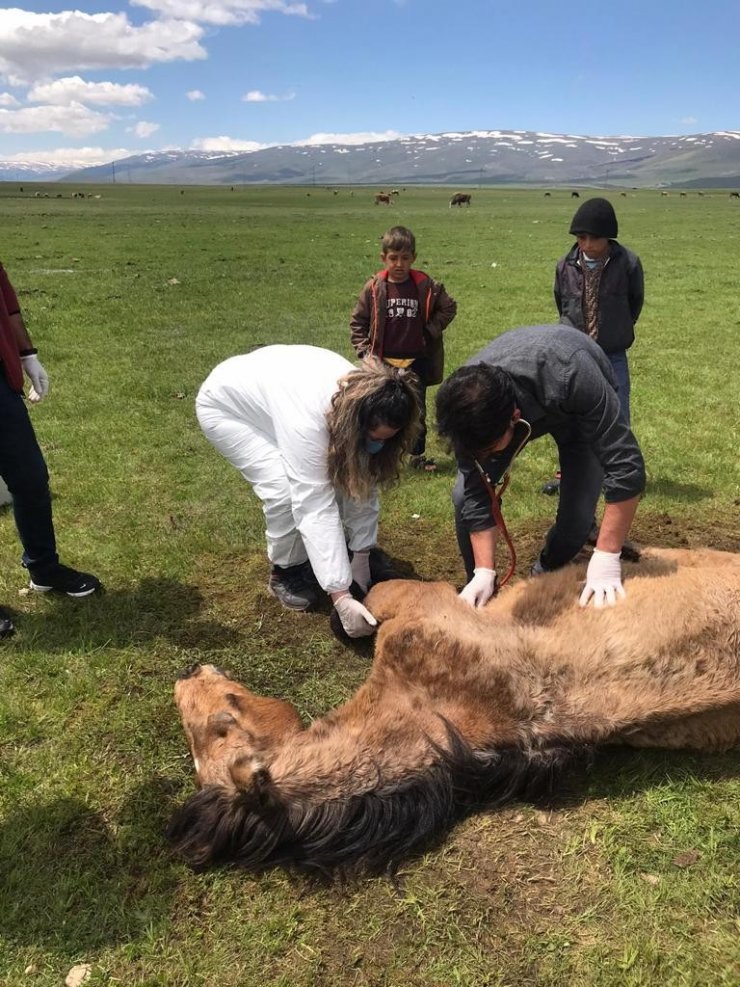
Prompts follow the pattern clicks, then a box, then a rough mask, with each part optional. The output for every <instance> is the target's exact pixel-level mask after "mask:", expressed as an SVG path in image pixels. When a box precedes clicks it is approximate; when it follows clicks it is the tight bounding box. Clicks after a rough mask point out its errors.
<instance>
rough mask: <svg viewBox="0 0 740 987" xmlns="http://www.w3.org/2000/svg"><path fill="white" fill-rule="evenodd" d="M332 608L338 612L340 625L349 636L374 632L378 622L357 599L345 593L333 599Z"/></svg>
mask: <svg viewBox="0 0 740 987" xmlns="http://www.w3.org/2000/svg"><path fill="white" fill-rule="evenodd" d="M334 609H335V610H336V611H337V613H338V614H339V619H340V620H341V622H342V627H343V628H344V629H345V631H346V632H347V634H348V635H349V637H369V636H370V635H371V634H374V633H375V628H376V627H377V626H378V622H377V620H376V619H375V617H373V615H372V614H371V613H370V611H369V610H368V609H367V607H364V606H363V605H362V604H361V603H360V601H359V600H355V598H354V597H352V596H350V595H349V594H347V596H340V597H339V599H338V600H335V601H334Z"/></svg>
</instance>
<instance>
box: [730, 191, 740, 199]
mask: <svg viewBox="0 0 740 987" xmlns="http://www.w3.org/2000/svg"><path fill="white" fill-rule="evenodd" d="M730 198H731V199H740V192H730Z"/></svg>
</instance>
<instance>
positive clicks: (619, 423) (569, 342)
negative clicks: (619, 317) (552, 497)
mask: <svg viewBox="0 0 740 987" xmlns="http://www.w3.org/2000/svg"><path fill="white" fill-rule="evenodd" d="M437 428H438V431H439V433H440V435H442V436H444V437H446V438H447V439H449V440H450V442H451V443H452V445H453V447H454V449H455V453H456V456H457V460H458V470H459V472H458V478H457V482H456V484H455V488H454V490H453V495H452V499H453V503H454V505H455V521H456V528H457V535H458V543H459V545H460V551H461V553H462V556H463V561H464V562H465V568H466V574H467V579H468V583H467V585H466V586H465V588H464V589H463V590H462V592H461V594H460V596H461V597H462V598H463V599H464V600H466V601H467V602H468V603H469V604H470V605H471V606H475V607H480V606H483V604H484V603H486V602H487V601H488V600H489V599H490V597H491V596H492V595H493V591H494V586H495V578H496V542H497V538H498V531H497V528H496V526H495V522H494V520H493V516H492V512H491V503H490V498H489V495H488V492H487V490H486V488H485V486H484V484H483V481H482V479H481V476H480V472H479V469H478V465H477V464H478V463H479V464H480V465H481V466H482V467H483V468H484V469H485V471H486V472H487V474H488V475H489V476H490V478H491V480H492V482H493V483H494V484H495V483H496V482H497V481H498V480H499V479H500V478H501V477H502V476H503V474H504V473H505V471H506V469H507V467H508V466H509V464H510V462H511V460H512V458H513V456H514V455H515V454H516V452H517V451H518V450H519V449H520V448H521V446H522V444H523V443H526V442H528V441H529V440H530V439H536V438H539V437H540V436H541V435H551V436H552V437H553V439H554V440H555V443H556V445H557V447H558V453H559V457H560V472H561V486H560V499H559V502H558V511H557V516H556V519H555V524H554V525H553V526H552V527H551V528H550V530H549V532H548V533H547V536H546V538H545V543H544V546H543V548H542V551H541V552H540V555H539V558H538V559H537V561H536V563H535V565H534V567H533V572H535V573H539V572H548V571H550V570H553V569H559V568H560V567H561V566H563V565H565V564H566V563H568V562H570V561H571V559H573V558H574V557H575V555H577V553H578V552H579V551H580V550H581V548H582V547H583V545H584V544H585V543H586V540H587V538H588V535H589V532H590V530H591V525H592V522H593V518H594V510H595V507H596V503H597V501H598V499H599V495H600V494H601V492H602V489H603V492H604V499H605V502H606V503H605V507H604V516H603V519H602V522H601V528H600V530H599V535H598V540H597V542H596V548H595V549H594V553H593V555H592V557H591V561H590V562H589V566H588V572H587V574H586V587H585V589H584V591H583V593H582V595H581V605H582V606H585V605H586V604H587V603H588V602H589V600H590V599H591V598H592V597H593V602H594V605H595V606H596V607H600V606H603V605H604V603H607V604H614V603H615V602H616V600H617V597H618V596H623V595H624V589H623V587H622V576H621V563H620V553H621V550H622V546H623V544H624V541H625V539H626V537H627V534H628V532H629V529H630V526H631V524H632V520H633V518H634V516H635V512H636V510H637V505H638V502H639V500H640V496H641V494H642V492H643V490H644V489H645V464H644V462H643V458H642V454H641V452H640V448H639V446H638V444H637V440H636V439H635V437H634V435H633V434H632V431H631V429H630V427H629V425H628V424H627V422H626V420H625V418H624V416H623V415H622V414H621V413H620V405H619V399H618V397H617V392H616V384H615V380H614V374H613V371H612V368H611V365H610V363H609V360H608V358H607V356H606V354H605V353H604V351H603V350H602V349H601V347H600V346H598V344H597V343H595V342H594V341H593V340H592V339H591V338H590V337H589V336H587V335H586V334H585V333H583V332H579V331H578V330H577V329H572V328H570V327H566V326H555V325H546V326H524V327H522V328H519V329H512V330H510V331H509V332H505V333H503V334H502V335H500V336H498V337H497V338H496V339H494V340H493V342H491V343H489V344H488V346H486V347H485V349H483V350H481V351H480V353H477V354H476V355H475V356H473V357H471V358H470V360H468V362H467V363H466V364H465V366H463V367H460V368H459V369H458V370H456V371H455V372H454V373H453V374H451V376H450V377H448V378H447V380H446V381H445V382H444V383H443V384H442V386H441V387H440V389H439V392H438V394H437Z"/></svg>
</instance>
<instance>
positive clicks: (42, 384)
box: [21, 353, 49, 404]
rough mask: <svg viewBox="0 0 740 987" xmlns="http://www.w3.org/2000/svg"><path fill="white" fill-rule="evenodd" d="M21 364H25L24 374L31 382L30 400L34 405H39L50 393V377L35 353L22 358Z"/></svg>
mask: <svg viewBox="0 0 740 987" xmlns="http://www.w3.org/2000/svg"><path fill="white" fill-rule="evenodd" d="M21 363H22V364H23V372H24V373H25V375H26V377H28V379H29V380H30V381H31V389H30V390H29V392H28V400H29V401H30V402H31V403H32V404H37V403H38V402H39V401H42V400H43V399H44V398H45V397H46V395H47V394H48V393H49V375H48V374H47V372H46V371H45V370H44V368H43V366H42V365H41V361H40V360H39V358H38V357H37V356H36V355H35V354H33V353H30V354H29V355H28V356H22V357H21Z"/></svg>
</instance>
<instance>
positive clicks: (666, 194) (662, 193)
mask: <svg viewBox="0 0 740 987" xmlns="http://www.w3.org/2000/svg"><path fill="white" fill-rule="evenodd" d="M660 194H661V195H664V196H665V197H666V198H668V193H667V192H661V193H660Z"/></svg>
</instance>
